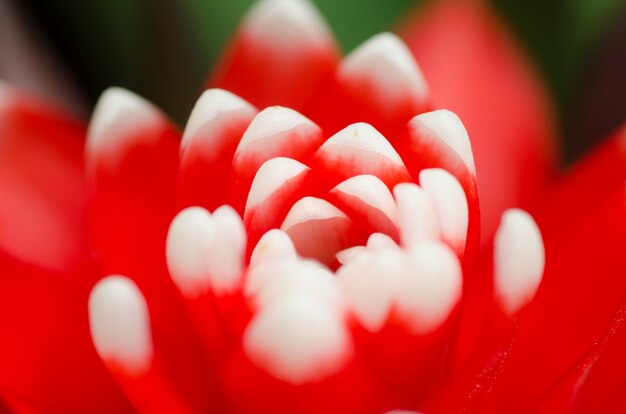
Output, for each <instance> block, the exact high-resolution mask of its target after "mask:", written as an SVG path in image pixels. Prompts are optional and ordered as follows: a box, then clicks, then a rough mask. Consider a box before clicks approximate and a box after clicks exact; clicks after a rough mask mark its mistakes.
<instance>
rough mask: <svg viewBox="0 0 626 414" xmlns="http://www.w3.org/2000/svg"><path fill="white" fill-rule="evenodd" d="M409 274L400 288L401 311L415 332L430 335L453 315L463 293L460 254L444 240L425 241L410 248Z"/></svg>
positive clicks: (398, 308)
mask: <svg viewBox="0 0 626 414" xmlns="http://www.w3.org/2000/svg"><path fill="white" fill-rule="evenodd" d="M407 254H408V261H409V265H408V269H409V273H408V274H407V276H406V278H405V279H404V280H403V281H402V285H401V286H400V288H399V289H398V302H397V310H398V314H399V315H400V316H401V317H402V318H403V320H404V321H405V323H406V324H407V326H408V327H409V329H411V330H412V332H413V333H415V334H419V335H426V334H428V333H430V332H432V331H433V330H435V329H437V328H438V327H439V326H440V325H441V324H442V323H443V322H444V321H445V320H446V319H447V318H448V316H449V315H450V312H451V311H452V309H453V308H454V306H456V304H457V303H458V301H459V300H460V298H461V295H462V288H463V275H462V270H461V264H460V263H459V259H458V257H457V256H456V255H455V254H454V252H453V251H452V250H450V248H449V247H447V246H446V245H444V244H442V243H421V244H417V245H415V246H413V247H412V248H411V249H409V251H408V253H407Z"/></svg>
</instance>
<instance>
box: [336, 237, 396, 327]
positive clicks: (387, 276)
mask: <svg viewBox="0 0 626 414" xmlns="http://www.w3.org/2000/svg"><path fill="white" fill-rule="evenodd" d="M405 272H406V266H405V260H404V256H403V253H402V252H401V251H400V250H394V249H385V250H380V251H377V250H373V249H370V248H367V252H366V253H361V254H360V255H359V256H358V257H357V258H355V259H353V260H349V261H348V262H347V263H346V264H345V265H344V266H342V267H341V268H339V270H338V271H337V279H338V280H339V283H340V284H341V286H342V288H343V291H344V293H345V295H346V300H347V301H348V303H349V305H350V308H351V309H352V312H353V313H354V315H355V317H356V319H357V320H358V321H359V323H360V324H361V325H362V326H363V327H364V328H365V329H367V330H368V331H370V332H378V331H380V330H381V329H382V327H383V326H384V324H385V322H386V321H387V319H388V317H389V314H390V312H391V310H392V307H393V305H394V302H395V299H396V296H397V294H398V286H399V284H400V283H401V281H402V279H403V278H404V275H405Z"/></svg>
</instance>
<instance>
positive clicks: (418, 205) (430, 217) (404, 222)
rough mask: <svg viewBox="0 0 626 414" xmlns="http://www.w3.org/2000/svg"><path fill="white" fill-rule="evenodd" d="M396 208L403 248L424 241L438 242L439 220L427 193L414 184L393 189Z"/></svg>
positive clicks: (406, 184) (399, 185) (403, 184)
mask: <svg viewBox="0 0 626 414" xmlns="http://www.w3.org/2000/svg"><path fill="white" fill-rule="evenodd" d="M393 194H394V196H395V198H396V203H397V206H398V230H400V240H401V242H402V244H403V245H404V246H405V247H410V246H412V245H414V244H416V243H420V242H424V241H429V240H431V241H435V240H439V237H440V230H439V218H438V216H437V212H436V211H435V206H434V203H433V200H432V199H431V198H430V196H429V195H428V193H426V191H424V190H423V189H421V188H420V187H419V186H418V185H417V184H414V183H401V184H398V185H396V186H395V187H394V188H393Z"/></svg>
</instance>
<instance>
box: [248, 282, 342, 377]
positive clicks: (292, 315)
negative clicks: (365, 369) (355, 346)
mask: <svg viewBox="0 0 626 414" xmlns="http://www.w3.org/2000/svg"><path fill="white" fill-rule="evenodd" d="M243 347H244V350H245V352H246V354H247V355H248V356H249V357H250V359H251V360H252V361H253V362H254V363H255V364H257V365H258V366H259V367H261V368H263V369H264V370H266V371H267V372H269V373H270V374H272V375H273V376H274V377H276V378H278V379H281V380H284V381H287V382H289V383H291V384H294V385H300V384H305V383H310V382H315V381H319V380H321V379H324V378H326V377H328V376H330V375H332V374H334V373H336V372H338V371H340V370H341V369H342V368H343V366H344V365H345V363H346V362H347V360H348V358H349V357H350V356H351V354H352V344H351V341H350V336H349V334H348V331H347V329H346V327H345V325H344V323H343V318H342V316H341V315H340V314H338V312H337V311H335V310H333V309H330V308H328V307H327V306H325V305H324V303H323V302H322V301H320V300H319V299H318V298H316V297H315V296H312V295H309V294H306V293H303V292H297V293H295V294H293V295H289V296H288V297H286V298H283V299H281V300H279V301H277V302H275V303H273V304H272V305H271V306H270V307H268V308H266V309H263V310H262V311H261V312H259V313H258V314H257V315H256V316H255V317H254V319H253V320H252V322H251V323H250V325H248V327H247V329H246V331H245V333H244V337H243Z"/></svg>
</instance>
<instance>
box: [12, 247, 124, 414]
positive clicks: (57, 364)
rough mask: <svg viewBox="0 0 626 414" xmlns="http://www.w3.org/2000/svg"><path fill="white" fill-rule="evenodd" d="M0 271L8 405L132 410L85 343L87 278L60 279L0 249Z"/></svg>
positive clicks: (49, 409) (39, 408) (42, 409)
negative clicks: (7, 254) (15, 258)
mask: <svg viewBox="0 0 626 414" xmlns="http://www.w3.org/2000/svg"><path fill="white" fill-rule="evenodd" d="M0 268H1V269H2V272H0V292H1V293H0V327H1V329H2V332H3V339H2V341H1V342H0V365H1V366H2V370H1V371H0V384H2V385H0V394H2V395H3V398H4V397H5V396H6V397H7V398H6V402H7V404H8V405H9V406H10V407H11V408H12V409H13V410H19V412H22V411H21V410H24V412H94V413H108V412H132V408H131V406H130V404H129V403H128V400H127V399H126V397H125V396H124V395H123V394H122V393H121V391H120V389H119V388H118V387H117V385H115V383H114V382H113V381H112V378H111V377H110V375H109V374H108V373H107V372H106V369H105V368H104V365H103V364H102V362H101V361H100V360H99V358H98V356H97V355H96V353H95V350H94V347H93V345H92V343H91V338H90V336H89V329H88V326H89V325H88V321H87V297H88V293H89V286H88V283H90V281H89V280H88V278H84V280H82V281H81V279H79V278H77V277H71V276H70V275H66V277H59V276H58V275H55V274H50V273H49V272H46V271H43V270H41V269H38V268H36V267H33V266H30V265H26V264H24V263H20V262H18V261H15V260H14V259H12V258H10V257H7V256H5V255H3V254H2V253H0ZM60 373H62V375H60ZM76 390H80V392H76ZM14 404H19V405H14ZM27 408H28V410H27ZM12 412H13V411H12Z"/></svg>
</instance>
